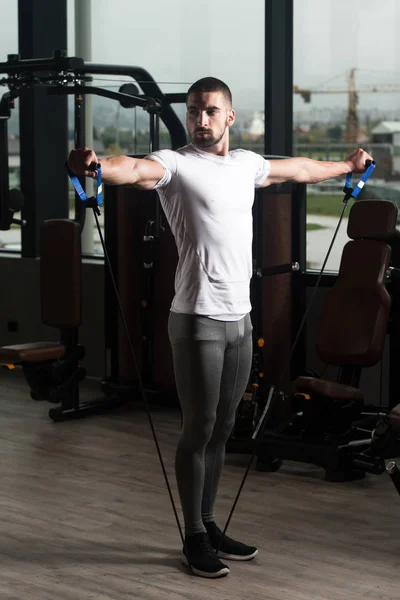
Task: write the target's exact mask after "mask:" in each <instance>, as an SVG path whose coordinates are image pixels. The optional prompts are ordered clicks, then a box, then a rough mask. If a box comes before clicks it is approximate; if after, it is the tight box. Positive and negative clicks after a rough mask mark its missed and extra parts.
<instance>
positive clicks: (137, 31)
mask: <svg viewBox="0 0 400 600" xmlns="http://www.w3.org/2000/svg"><path fill="white" fill-rule="evenodd" d="M264 4H265V2H264V0H248V2H247V3H246V10H243V11H240V18H238V13H237V11H236V10H232V3H231V2H230V1H229V0H202V1H200V2H196V3H192V2H188V1H187V0H169V1H168V2H166V1H165V0H154V1H153V2H143V3H140V11H139V10H138V3H137V2H132V0H114V1H113V2H112V3H110V2H109V0H97V2H96V3H95V4H93V5H92V7H93V8H92V32H93V34H92V35H93V43H92V62H94V63H98V64H107V65H125V66H138V67H141V68H143V69H145V70H146V71H147V72H149V73H150V74H151V76H152V77H153V79H154V80H155V81H156V82H157V83H158V84H159V87H160V88H161V90H162V91H163V92H164V93H171V92H174V93H177V92H181V93H185V92H186V91H187V89H188V87H189V86H190V85H191V84H192V83H193V82H194V81H195V80H196V79H199V78H200V77H205V76H207V75H211V76H214V77H218V78H220V79H222V80H224V81H225V82H226V83H227V84H228V85H229V87H230V88H231V90H232V95H233V101H234V108H235V109H236V114H237V118H236V124H235V126H234V128H232V131H231V133H232V135H231V148H235V147H238V146H240V147H247V148H251V149H253V150H255V151H257V152H260V153H263V134H264V131H263V130H264V124H263V118H262V113H263V110H264ZM74 20H75V14H74V1H73V0H69V2H68V29H69V48H68V53H69V55H75V54H76V53H75V47H74V31H75V22H74ZM235 47H240V51H236V50H235ZM233 53H234V59H233ZM126 82H131V83H132V82H133V80H132V79H131V78H127V77H113V76H107V77H106V76H98V78H96V80H95V81H94V82H93V85H100V86H101V87H107V88H111V89H113V90H115V91H118V89H119V87H120V86H121V84H123V83H126ZM173 108H174V110H175V112H176V113H177V115H178V117H179V118H180V119H181V121H182V122H183V123H184V122H185V107H184V105H178V104H174V105H173ZM70 123H71V124H73V120H72V117H71V120H70ZM93 124H94V131H95V139H94V146H95V148H96V149H97V150H98V152H99V154H100V156H103V155H105V156H110V155H114V154H121V153H123V154H130V153H132V154H135V153H139V154H145V153H147V152H148V148H149V125H148V114H147V112H145V111H144V110H143V109H142V108H137V109H125V108H121V107H120V106H119V105H118V103H117V102H116V101H113V100H108V99H105V98H99V97H96V98H93ZM160 132H161V135H160V145H161V147H162V148H165V147H170V146H171V142H170V138H169V135H168V133H167V131H166V129H165V127H164V126H161V129H160Z"/></svg>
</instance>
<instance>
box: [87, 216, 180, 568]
mask: <svg viewBox="0 0 400 600" xmlns="http://www.w3.org/2000/svg"><path fill="white" fill-rule="evenodd" d="M93 214H94V218H95V219H96V225H97V229H98V232H99V236H100V242H101V245H102V247H103V251H104V257H105V259H106V263H107V268H108V272H109V275H110V278H111V281H112V286H113V288H114V293H115V297H116V299H117V302H118V307H119V311H120V314H121V319H122V322H123V325H124V329H125V333H126V335H127V339H128V344H129V349H130V352H131V355H132V360H133V364H134V367H135V370H136V374H137V377H138V384H139V390H140V394H141V396H142V400H143V402H144V405H145V408H146V412H147V416H148V419H149V423H150V428H151V432H152V434H153V438H154V443H155V445H156V448H157V454H158V458H159V460H160V464H161V469H162V472H163V475H164V479H165V483H166V486H167V489H168V494H169V497H170V500H171V505H172V510H173V511H174V515H175V519H176V523H177V525H178V530H179V534H180V536H181V540H182V543H183V545H184V548H185V552H186V557H187V559H188V562H189V566H190V567H191V564H190V558H189V553H188V551H187V548H186V542H185V537H184V535H183V532H182V527H181V524H180V522H179V517H178V512H177V510H176V505H175V501H174V497H173V495H172V490H171V486H170V483H169V480H168V475H167V471H166V469H165V465H164V460H163V457H162V454H161V450H160V445H159V443H158V439H157V434H156V431H155V428H154V423H153V418H152V416H151V412H150V407H149V404H148V400H147V396H146V392H145V390H144V386H143V382H142V377H141V375H140V370H139V367H138V364H137V360H136V354H135V351H134V348H133V343H132V337H131V335H130V333H129V328H128V323H127V321H126V317H125V313H124V310H123V307H122V303H121V298H120V295H119V293H118V288H117V283H116V281H115V277H114V273H113V270H112V266H111V261H110V257H109V255H108V252H107V248H106V245H105V242H104V238H103V234H102V232H101V227H100V223H99V218H98V213H97V211H96V209H95V208H93Z"/></svg>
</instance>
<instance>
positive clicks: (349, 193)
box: [218, 161, 375, 549]
mask: <svg viewBox="0 0 400 600" xmlns="http://www.w3.org/2000/svg"><path fill="white" fill-rule="evenodd" d="M366 167H367V169H366V172H365V173H364V174H363V176H362V177H361V179H360V182H359V183H358V185H357V186H356V188H355V189H352V188H351V187H350V184H351V178H352V174H351V173H349V174H348V175H347V176H346V185H345V187H344V190H343V191H344V192H345V196H344V199H343V203H344V206H343V210H342V212H341V215H340V218H339V222H338V224H337V227H336V230H335V233H334V236H333V238H332V241H331V243H330V246H329V248H328V252H327V254H326V257H325V260H324V262H323V265H322V268H321V271H320V273H319V276H318V279H317V283H316V284H315V287H314V291H313V294H312V296H311V299H310V301H309V303H308V306H307V308H306V310H305V312H304V316H303V318H302V320H301V323H300V326H299V329H298V332H297V335H296V337H295V340H294V342H293V344H292V348H291V351H290V354H289V358H288V360H287V361H286V365H285V368H284V370H283V371H282V373H281V376H280V378H279V381H278V383H277V385H276V388H277V389H278V390H279V388H280V386H281V384H282V382H283V380H284V377H285V376H286V373H287V370H288V369H289V367H290V364H291V361H292V358H293V353H294V350H295V348H296V346H297V344H298V341H299V339H300V335H301V332H302V330H303V327H304V325H305V322H306V320H307V317H308V313H309V312H310V309H311V306H312V304H313V301H314V298H315V294H316V293H317V290H318V286H319V282H320V281H321V277H322V274H323V272H324V270H325V266H326V263H327V262H328V258H329V255H330V253H331V251H332V247H333V244H334V243H335V240H336V237H337V234H338V232H339V228H340V226H341V223H342V220H343V216H344V213H345V211H346V208H347V205H348V202H349V199H350V198H351V197H353V198H356V197H357V196H358V195H359V193H360V191H361V189H362V188H363V187H364V185H365V182H366V180H367V179H368V178H369V177H370V175H371V173H372V171H373V170H374V169H375V161H367V164H366ZM274 393H275V387H274V386H271V390H270V394H269V397H268V400H267V403H266V406H265V408H264V411H263V413H262V415H261V417H260V419H259V422H258V424H257V426H256V428H255V432H256V435H254V434H253V437H252V439H253V442H254V443H253V450H252V454H251V457H250V460H249V463H248V465H247V468H246V471H245V474H244V476H243V479H242V482H241V484H240V486H239V490H238V492H237V495H236V498H235V500H234V502H233V505H232V508H231V510H230V513H229V516H228V519H227V522H226V524H225V527H224V530H223V532H222V536H221V538H220V542H219V546H218V549H219V548H220V547H221V544H222V541H223V538H224V536H225V533H226V531H227V529H228V526H229V523H230V521H231V519H232V517H233V513H234V511H235V508H236V506H237V503H238V501H239V497H240V494H241V493H242V490H243V487H244V484H245V482H246V480H247V477H248V474H249V471H250V468H251V465H252V463H253V460H254V457H255V455H256V447H257V444H256V441H257V438H258V437H259V435H260V432H261V431H263V429H264V424H265V422H266V417H267V414H268V412H269V408H270V405H271V404H272V399H273V396H274Z"/></svg>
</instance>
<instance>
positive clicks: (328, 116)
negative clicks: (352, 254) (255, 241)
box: [293, 0, 400, 270]
mask: <svg viewBox="0 0 400 600" xmlns="http://www.w3.org/2000/svg"><path fill="white" fill-rule="evenodd" d="M294 9H295V14H294V32H295V34H294V84H295V89H294V92H295V93H294V149H293V150H294V154H295V155H298V156H299V155H303V156H310V157H313V158H318V159H324V160H343V159H344V158H345V157H346V156H347V155H348V154H349V153H350V152H351V151H352V150H353V149H355V148H357V147H362V148H364V149H365V150H366V151H368V152H369V153H370V154H372V156H373V157H374V158H375V160H376V169H375V171H374V173H373V176H372V177H371V179H370V180H369V181H368V183H367V185H366V187H365V189H364V191H363V193H362V194H363V197H364V198H368V197H372V198H379V199H381V200H390V201H393V202H395V203H396V204H400V55H399V52H398V41H397V28H398V23H399V18H400V3H399V2H398V1H397V0H385V3H384V10H382V3H381V2H379V0H367V1H366V0H324V2H321V1H320V0H302V1H301V2H295V3H294ZM359 177H360V176H359V175H355V176H354V180H355V181H358V179H359ZM343 184H344V178H339V179H337V180H332V181H330V182H327V183H324V184H323V185H312V186H311V185H310V186H308V200H307V263H308V267H309V268H310V269H319V268H320V267H321V266H322V264H323V261H324V258H325V255H326V252H327V250H328V247H329V244H330V240H331V239H332V237H333V234H334V231H335V228H336V226H337V223H338V220H339V215H340V213H341V211H342V209H343V203H342V200H343V193H342V189H343ZM352 202H353V201H352V200H351V201H350V202H349V206H348V210H349V209H350V207H351V204H352ZM346 226H347V220H346V219H345V220H344V222H343V223H342V227H341V229H340V232H339V234H338V237H337V239H336V242H335V245H334V248H333V251H332V253H331V257H330V259H329V261H328V263H327V266H326V268H327V270H337V269H338V267H339V261H340V256H341V252H342V248H343V245H344V244H345V243H346V242H347V241H348V237H347V233H346Z"/></svg>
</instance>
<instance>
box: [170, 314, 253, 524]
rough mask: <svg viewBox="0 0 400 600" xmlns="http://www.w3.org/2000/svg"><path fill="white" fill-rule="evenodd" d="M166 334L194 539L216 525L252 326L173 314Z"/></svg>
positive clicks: (182, 481) (182, 486)
mask: <svg viewBox="0 0 400 600" xmlns="http://www.w3.org/2000/svg"><path fill="white" fill-rule="evenodd" d="M168 329H169V338H170V341H171V345H172V353H173V360H174V370H175V381H176V387H177V392H178V396H179V400H180V404H181V408H182V416H183V420H182V431H181V436H180V439H179V443H178V447H177V451H176V460H175V471H176V479H177V484H178V490H179V496H180V500H181V504H182V510H183V516H184V521H185V534H186V535H190V534H194V533H199V532H201V531H205V527H204V523H205V522H209V521H213V520H214V515H213V508H214V502H215V497H216V494H217V489H218V483H219V479H220V476H221V471H222V467H223V464H224V460H225V445H226V442H227V440H228V438H229V436H230V434H231V432H232V429H233V425H234V422H235V416H236V409H237V406H238V404H239V402H240V400H241V398H242V396H243V393H244V391H245V389H246V386H247V383H248V380H249V375H250V369H251V361H252V346H253V343H252V325H251V320H250V315H246V316H245V317H243V319H241V320H240V321H232V322H230V321H216V320H213V319H209V318H208V317H202V316H198V315H187V314H177V313H172V312H171V313H170V317H169V322H168Z"/></svg>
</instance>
